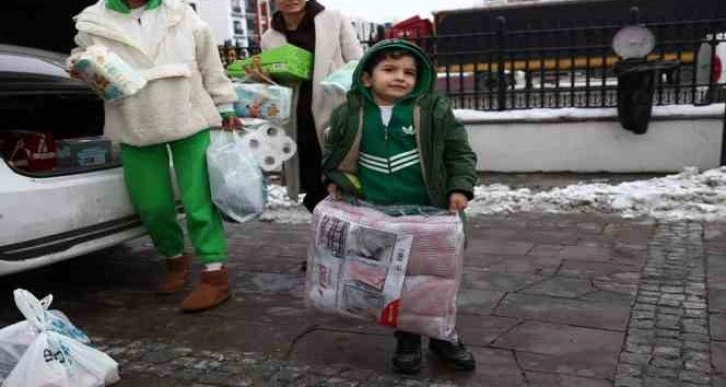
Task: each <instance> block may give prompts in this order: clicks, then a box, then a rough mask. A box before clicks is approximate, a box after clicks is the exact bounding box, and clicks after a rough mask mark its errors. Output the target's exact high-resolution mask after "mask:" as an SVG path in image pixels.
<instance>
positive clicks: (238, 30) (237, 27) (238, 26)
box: [234, 20, 245, 35]
mask: <svg viewBox="0 0 726 387" xmlns="http://www.w3.org/2000/svg"><path fill="white" fill-rule="evenodd" d="M234 33H235V34H238V35H242V34H244V33H245V30H244V28H243V27H242V22H241V21H239V20H235V21H234Z"/></svg>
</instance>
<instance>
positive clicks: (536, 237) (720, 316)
mask: <svg viewBox="0 0 726 387" xmlns="http://www.w3.org/2000/svg"><path fill="white" fill-rule="evenodd" d="M309 228H310V227H309V225H306V224H296V225H290V224H278V223H264V222H254V223H250V224H246V225H241V226H240V225H236V226H228V234H229V241H230V247H231V257H230V261H229V264H228V267H229V270H230V273H231V276H232V286H233V293H234V295H233V297H232V299H231V300H230V301H228V302H227V303H225V304H224V305H222V306H221V307H219V308H217V309H214V310H212V311H209V312H206V313H201V314H181V313H179V312H178V310H177V304H178V303H179V302H180V300H181V298H182V297H183V295H179V296H171V297H161V296H157V295H155V294H154V293H153V284H154V282H155V280H156V278H158V276H159V274H160V269H161V262H160V261H159V259H158V258H157V257H156V256H155V254H154V253H153V251H152V250H151V246H150V243H149V241H148V240H146V239H141V240H138V241H136V242H134V243H130V244H127V245H124V246H121V247H118V248H114V249H111V250H108V251H105V252H103V253H99V254H95V255H93V256H88V257H84V258H80V259H76V260H73V261H70V262H66V263H61V264H58V265H54V266H52V267H49V268H46V269H41V270H38V271H34V272H31V273H25V274H21V275H16V276H11V277H6V278H3V281H2V283H0V292H2V294H6V295H8V297H6V298H5V299H6V300H9V299H10V297H9V295H10V292H11V290H12V289H13V288H15V287H25V288H27V289H29V290H31V291H33V292H35V293H36V294H37V295H39V296H40V295H43V294H44V293H46V292H52V293H53V294H54V296H55V299H56V301H55V304H54V306H55V307H57V308H59V309H61V310H63V311H64V312H66V314H68V315H69V316H70V317H71V319H72V320H73V321H74V322H75V323H77V325H78V326H80V327H81V328H83V329H84V330H86V331H87V332H88V333H90V334H91V335H92V336H93V341H94V343H95V345H97V346H98V347H99V348H100V349H102V350H104V351H106V352H107V353H108V354H110V355H111V356H112V357H114V358H115V359H117V360H118V361H119V363H120V366H121V373H122V378H123V379H122V382H121V383H119V384H118V386H121V387H132V386H144V387H146V386H454V385H461V386H464V385H470V386H497V387H508V386H536V387H555V386H567V387H571V386H572V387H574V386H578V387H580V386H582V387H601V386H603V387H604V386H613V385H616V386H632V387H636V386H658V387H667V386H711V385H713V386H726V376H725V375H726V257H725V256H726V224H706V225H704V224H700V223H694V222H685V221H684V222H656V221H653V220H646V219H634V220H624V219H620V218H614V217H605V216H599V215H576V216H575V215H550V214H548V215H544V214H516V215H511V216H496V217H491V216H487V217H475V218H473V219H472V238H471V240H470V244H469V248H468V250H467V252H466V257H465V266H466V267H465V272H464V278H463V284H462V289H461V292H460V296H459V317H458V326H459V331H460V333H461V336H462V338H463V339H464V341H465V342H466V343H467V344H468V346H469V347H470V348H471V350H472V351H473V352H474V354H475V356H476V358H477V361H478V364H477V370H476V372H474V373H471V374H457V373H454V372H452V371H451V370H448V369H446V368H443V367H442V366H440V365H439V364H437V363H436V361H435V359H432V358H431V357H430V356H427V357H426V362H425V365H424V369H423V370H422V373H421V375H418V376H416V377H400V376H397V375H395V374H392V373H391V370H390V365H389V363H390V356H391V353H392V352H393V349H394V347H395V341H394V339H393V337H392V334H391V332H390V331H389V330H387V329H384V328H380V327H375V326H369V325H365V324H361V323H360V322H357V321H351V320H347V319H343V318H339V317H336V316H331V315H324V314H320V313H316V312H315V311H312V310H309V309H307V308H306V307H305V305H304V302H303V299H302V289H303V283H304V274H303V273H302V272H301V271H300V263H301V262H302V261H303V260H304V259H305V253H306V250H307V245H308V242H309V233H310V230H309ZM18 319H19V315H18V313H17V312H16V311H15V309H14V306H13V305H12V304H11V303H10V302H5V303H4V304H0V323H3V325H5V324H8V323H11V322H15V321H17V320H18Z"/></svg>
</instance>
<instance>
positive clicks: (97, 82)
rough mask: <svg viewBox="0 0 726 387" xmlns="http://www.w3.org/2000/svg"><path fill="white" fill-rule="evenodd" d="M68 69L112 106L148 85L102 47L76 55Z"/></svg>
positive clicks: (96, 46)
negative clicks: (113, 103)
mask: <svg viewBox="0 0 726 387" xmlns="http://www.w3.org/2000/svg"><path fill="white" fill-rule="evenodd" d="M67 66H68V68H69V69H70V70H71V72H72V73H73V75H74V76H75V77H78V78H79V79H81V80H82V81H84V82H86V83H87V84H88V85H89V86H90V87H91V88H92V89H93V90H94V91H95V92H96V93H97V94H98V95H99V96H101V98H103V99H104V100H106V101H109V102H110V101H115V100H118V99H121V98H124V97H128V96H130V95H134V94H136V93H137V92H138V91H139V90H141V89H142V88H143V87H144V86H145V85H146V80H145V79H144V78H143V77H142V76H141V75H140V74H139V73H138V72H136V71H135V70H134V69H133V68H131V66H129V65H128V63H126V62H124V60H123V59H121V57H119V56H118V55H116V54H115V53H113V52H112V51H110V50H109V49H108V48H107V47H105V46H102V45H93V46H90V47H88V48H87V49H86V50H84V51H83V52H80V53H77V54H74V55H72V56H71V57H70V58H68V63H67Z"/></svg>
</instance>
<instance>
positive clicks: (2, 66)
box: [0, 45, 145, 275]
mask: <svg viewBox="0 0 726 387" xmlns="http://www.w3.org/2000/svg"><path fill="white" fill-rule="evenodd" d="M64 62H65V56H64V55H61V54H55V53H53V52H48V51H41V50H36V49H28V48H23V47H18V46H8V45H0V275H6V274H10V273H15V272H19V271H23V270H28V269H32V268H36V267H40V266H44V265H48V264H51V263H54V262H58V261H61V260H65V259H69V258H73V257H77V256H80V255H83V254H86V253H90V252H93V251H97V250H100V249H103V248H106V247H109V246H113V245H116V244H119V243H122V242H124V241H127V240H130V239H132V238H136V237H139V236H141V235H143V234H144V233H145V231H144V228H143V227H142V225H141V222H140V220H139V218H138V216H136V215H135V213H134V210H133V208H132V206H131V204H130V202H129V200H128V197H127V194H126V189H125V186H124V180H123V173H122V170H121V168H120V162H119V159H118V156H117V152H116V150H115V148H116V147H115V146H114V144H111V143H110V142H109V141H108V140H106V139H104V138H103V137H101V136H102V131H103V105H102V102H101V100H100V99H99V98H98V97H97V96H96V95H95V94H94V93H93V92H92V91H91V90H90V89H89V88H88V87H87V86H86V85H85V84H83V83H81V82H79V81H75V80H72V79H70V77H69V76H68V74H67V73H66V72H65V70H64Z"/></svg>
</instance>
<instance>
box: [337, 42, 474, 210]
mask: <svg viewBox="0 0 726 387" xmlns="http://www.w3.org/2000/svg"><path fill="white" fill-rule="evenodd" d="M384 49H386V50H387V49H398V50H406V51H409V52H411V54H412V55H413V56H414V57H415V58H417V62H418V67H419V69H418V70H419V71H418V79H417V83H416V87H415V88H414V91H413V92H412V93H411V94H410V95H409V96H408V97H406V98H403V99H402V100H400V101H398V102H397V103H396V105H395V107H394V109H393V118H392V120H391V125H389V127H394V125H393V123H394V122H396V123H398V124H399V125H397V126H396V127H397V129H396V128H394V129H392V130H391V131H389V129H387V128H386V127H384V126H383V124H382V123H381V122H380V119H379V118H378V117H380V112H379V111H378V108H377V107H376V106H375V104H374V103H373V102H372V97H371V94H370V90H369V89H367V88H366V87H364V86H363V84H362V81H361V76H362V74H363V68H364V66H365V63H366V62H367V61H369V60H371V59H372V58H373V57H374V56H375V55H376V53H378V52H380V51H381V50H384ZM435 84H436V73H435V71H434V67H433V65H432V64H431V62H430V61H429V60H428V58H427V57H426V55H425V54H424V52H423V51H421V49H420V48H418V47H417V46H416V45H414V44H412V43H409V42H407V41H404V40H384V41H382V42H379V43H378V44H376V45H375V46H373V47H372V48H371V49H370V50H368V51H367V52H366V54H365V55H364V56H363V58H362V59H361V61H360V63H359V65H358V67H357V68H356V70H355V72H354V74H353V86H352V88H351V91H350V92H349V93H348V97H347V101H346V102H345V103H344V104H343V105H341V106H339V107H338V108H337V109H336V110H335V111H333V114H332V116H331V120H330V131H329V133H328V135H327V138H326V147H325V154H324V157H323V172H324V173H325V175H326V176H327V178H328V179H330V180H331V181H332V182H334V183H335V184H336V185H337V186H338V188H339V190H340V191H342V192H344V193H348V194H353V195H355V196H357V197H360V198H363V199H369V198H367V197H365V196H366V195H365V193H367V194H368V196H373V197H374V198H373V199H375V200H374V201H376V202H379V204H393V203H400V204H430V205H433V206H436V207H439V208H448V205H449V203H448V197H449V195H450V194H451V193H452V192H461V193H463V194H465V195H466V196H467V197H468V198H469V199H472V198H473V196H474V195H473V190H474V185H475V184H476V181H477V173H476V154H475V153H474V152H473V151H472V150H471V147H470V146H469V142H468V138H467V133H466V129H464V127H463V126H462V125H461V124H460V123H459V122H457V121H456V119H455V118H454V114H453V111H452V109H451V104H450V103H449V101H448V99H447V98H446V97H443V96H440V95H436V94H434V92H433V88H434V86H435ZM407 120H408V121H410V123H411V124H412V126H413V128H412V129H413V135H411V136H410V137H411V140H410V145H409V144H406V142H405V137H406V136H405V134H409V135H410V134H411V130H410V129H411V128H410V127H407V126H406V125H407V122H408V121H407ZM364 124H365V125H366V128H367V130H369V131H372V130H376V131H378V130H381V128H376V126H381V127H383V129H382V130H385V138H384V137H383V133H384V132H383V131H381V132H380V133H381V135H380V136H379V137H372V134H371V132H366V133H367V135H366V143H365V144H362V140H363V127H364ZM401 125H403V133H396V131H397V132H401V128H400V127H399V126H401ZM373 133H379V132H373ZM389 133H391V138H392V139H393V140H395V137H396V136H398V137H399V140H401V139H403V141H398V143H395V141H389ZM362 145H363V147H365V149H366V150H367V151H369V153H370V151H371V150H374V151H377V152H378V153H376V154H375V155H374V156H372V155H370V154H366V155H364V156H363V157H364V160H363V161H364V163H363V165H365V164H368V165H373V166H375V165H380V166H382V168H380V170H381V172H385V174H384V173H381V174H379V175H378V176H375V173H371V171H370V168H365V167H361V165H359V163H361V149H362ZM407 146H410V147H411V148H412V149H411V151H410V152H406V150H407V149H406V147H407ZM415 150H417V151H418V152H416V151H415ZM381 152H383V153H381ZM411 153H418V156H420V158H418V160H420V167H419V165H414V166H413V167H412V168H406V169H405V170H401V169H400V168H396V165H401V163H400V162H398V163H397V161H396V160H400V157H406V158H412V159H413V158H414V157H415V156H411ZM397 155H400V156H397ZM391 156H392V157H391ZM384 159H387V161H386V160H384ZM371 160H373V163H374V164H371ZM366 161H367V163H366ZM376 162H378V164H375V163H376ZM409 164H411V163H409ZM396 170H398V171H396ZM412 171H415V172H416V173H417V174H420V177H421V178H420V179H417V178H415V177H413V176H411V172H412ZM392 173H398V174H400V175H399V176H395V177H393V178H390V179H389V178H388V177H387V175H390V174H392ZM361 174H363V175H361ZM360 177H363V179H360ZM376 179H382V180H381V181H376ZM401 179H404V180H405V183H403V182H402V181H401ZM416 180H418V181H420V182H421V184H417V182H416ZM361 181H362V182H363V184H364V185H365V184H366V182H368V185H369V186H367V187H365V188H363V187H362V186H361ZM371 186H373V187H371ZM419 189H420V190H423V191H425V192H423V193H420V194H418V193H417V192H416V190H419ZM381 198H391V199H390V200H383V203H381V200H380V199H381ZM422 198H423V200H424V201H425V203H423V202H422ZM426 199H427V200H426Z"/></svg>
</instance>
